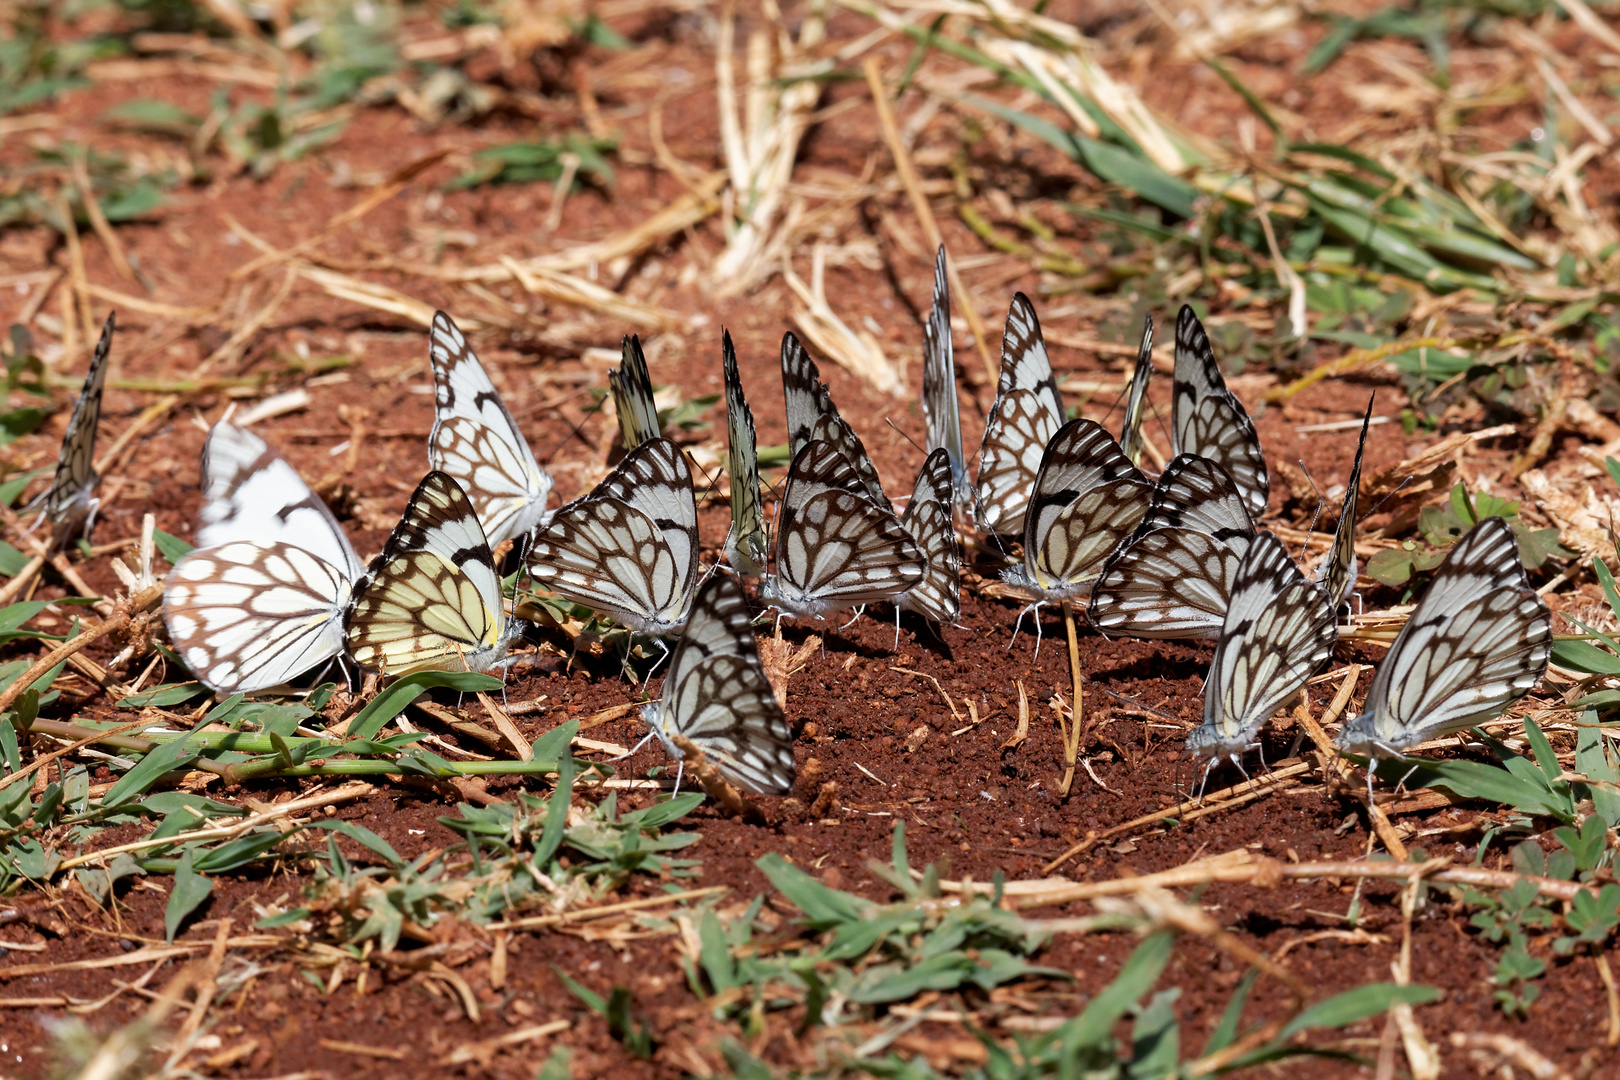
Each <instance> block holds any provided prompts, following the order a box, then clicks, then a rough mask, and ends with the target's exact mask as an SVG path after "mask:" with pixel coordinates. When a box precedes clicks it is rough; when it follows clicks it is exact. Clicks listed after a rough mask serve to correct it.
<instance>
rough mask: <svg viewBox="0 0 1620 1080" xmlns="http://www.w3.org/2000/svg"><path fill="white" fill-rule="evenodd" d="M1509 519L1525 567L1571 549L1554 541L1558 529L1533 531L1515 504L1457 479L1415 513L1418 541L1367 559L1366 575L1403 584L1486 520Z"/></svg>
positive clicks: (1430, 567) (1565, 555) (1564, 554)
mask: <svg viewBox="0 0 1620 1080" xmlns="http://www.w3.org/2000/svg"><path fill="white" fill-rule="evenodd" d="M1489 517H1499V518H1504V519H1506V520H1507V522H1508V524H1509V525H1510V526H1512V528H1513V534H1514V536H1516V537H1517V538H1518V541H1519V559H1520V561H1521V562H1523V564H1524V567H1525V569H1527V570H1536V569H1539V568H1540V567H1541V566H1542V565H1543V564H1544V563H1546V561H1547V560H1548V559H1552V558H1569V557H1571V556H1573V555H1574V554H1575V553H1574V552H1573V551H1568V550H1566V549H1565V548H1564V546H1563V545H1562V544H1560V543H1559V542H1558V530H1557V529H1532V528H1530V527H1529V526H1528V525H1526V524H1524V523H1523V522H1521V521H1520V520H1519V504H1518V503H1517V502H1514V501H1513V500H1511V499H1499V498H1497V497H1496V496H1494V495H1487V494H1484V493H1480V494H1477V495H1470V494H1469V493H1468V489H1467V488H1466V487H1465V486H1464V485H1462V484H1461V483H1459V484H1457V486H1455V487H1453V488H1452V489H1451V498H1450V499H1449V500H1447V502H1446V503H1445V504H1444V505H1441V506H1425V507H1424V508H1423V510H1422V511H1421V512H1420V513H1419V515H1418V534H1419V536H1420V537H1421V540H1407V541H1404V542H1402V544H1401V546H1400V547H1398V548H1387V549H1385V550H1383V551H1380V552H1378V553H1377V554H1376V555H1374V556H1373V557H1372V558H1370V559H1368V560H1367V574H1368V576H1369V577H1372V578H1375V579H1377V580H1378V581H1381V582H1383V583H1384V584H1385V585H1404V584H1406V583H1407V582H1408V581H1410V580H1411V579H1412V575H1413V574H1414V573H1416V572H1419V571H1428V570H1433V569H1434V568H1435V567H1437V566H1439V565H1440V563H1441V562H1442V561H1443V560H1444V559H1445V557H1446V552H1447V551H1449V550H1450V549H1451V545H1452V544H1453V543H1455V542H1456V540H1457V538H1458V537H1459V536H1461V535H1462V534H1463V533H1465V532H1467V531H1468V530H1469V529H1471V528H1473V527H1474V526H1475V525H1477V524H1479V522H1481V521H1483V520H1484V519H1485V518H1489Z"/></svg>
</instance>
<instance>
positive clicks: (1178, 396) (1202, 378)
mask: <svg viewBox="0 0 1620 1080" xmlns="http://www.w3.org/2000/svg"><path fill="white" fill-rule="evenodd" d="M1171 400H1172V414H1173V418H1174V422H1175V424H1174V431H1175V437H1176V454H1177V455H1178V456H1179V455H1182V454H1197V455H1198V456H1199V457H1205V458H1208V459H1209V460H1211V461H1213V462H1215V463H1216V464H1218V465H1220V466H1221V468H1223V469H1225V470H1226V473H1227V475H1228V476H1230V477H1231V478H1232V482H1233V483H1234V484H1235V485H1237V489H1238V490H1239V491H1240V492H1242V493H1243V500H1244V503H1245V504H1246V505H1247V507H1248V510H1249V516H1250V517H1253V518H1258V517H1259V516H1260V515H1261V514H1263V513H1265V509H1266V499H1267V498H1268V496H1269V495H1270V492H1271V481H1270V480H1269V479H1268V477H1267V475H1266V459H1265V455H1264V454H1262V453H1261V450H1260V436H1259V434H1258V433H1256V431H1255V430H1254V421H1252V420H1250V419H1249V414H1248V412H1247V411H1246V410H1245V409H1244V408H1243V404H1242V402H1240V401H1238V399H1237V398H1236V397H1234V396H1233V395H1232V392H1231V391H1230V390H1228V389H1227V388H1226V379H1225V377H1224V376H1222V375H1221V368H1220V365H1219V364H1218V363H1216V362H1215V350H1214V349H1213V348H1211V347H1210V344H1209V335H1208V334H1206V333H1204V325H1203V323H1201V322H1199V321H1198V316H1197V315H1195V314H1193V310H1192V308H1190V307H1186V306H1183V307H1182V309H1181V314H1180V315H1179V317H1178V318H1177V319H1176V370H1175V380H1174V388H1173V390H1172V393H1171Z"/></svg>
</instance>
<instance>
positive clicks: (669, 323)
mask: <svg viewBox="0 0 1620 1080" xmlns="http://www.w3.org/2000/svg"><path fill="white" fill-rule="evenodd" d="M501 265H503V266H505V267H506V268H507V269H508V270H510V271H511V272H512V278H513V280H515V281H516V282H517V283H518V284H519V285H521V286H522V287H523V291H524V292H527V293H529V294H530V295H531V296H538V297H541V298H542V299H545V300H550V301H552V302H553V303H558V304H569V305H572V306H574V307H582V308H584V309H586V310H587V311H594V312H596V313H597V314H599V315H605V316H607V317H608V318H610V319H619V320H622V321H624V322H627V323H630V324H631V325H632V326H640V327H643V328H645V329H648V330H669V329H672V328H674V327H677V326H680V325H681V321H682V320H681V317H680V316H679V315H677V314H675V313H674V312H673V311H666V310H663V309H661V308H655V307H649V306H647V305H646V304H638V303H636V302H635V301H634V300H626V299H625V298H624V297H622V296H620V295H619V294H618V293H616V292H614V291H613V290H612V289H609V288H606V287H605V286H602V285H597V284H596V283H595V282H591V281H586V280H585V279H584V278H579V277H575V276H573V275H572V274H565V273H563V272H562V271H561V270H547V269H529V268H526V267H525V266H524V265H523V264H522V263H520V262H518V261H517V260H516V259H502V260H501Z"/></svg>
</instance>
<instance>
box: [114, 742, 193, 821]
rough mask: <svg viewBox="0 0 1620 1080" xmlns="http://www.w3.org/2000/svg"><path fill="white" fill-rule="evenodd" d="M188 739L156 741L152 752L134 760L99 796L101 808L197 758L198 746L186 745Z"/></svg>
mask: <svg viewBox="0 0 1620 1080" xmlns="http://www.w3.org/2000/svg"><path fill="white" fill-rule="evenodd" d="M189 742H190V739H189V737H188V738H180V739H175V740H174V741H173V742H164V743H159V744H158V745H157V746H156V747H155V748H154V749H153V750H152V752H151V753H149V754H147V755H146V756H145V757H143V758H141V760H139V761H137V762H136V763H135V767H134V768H133V769H131V770H129V772H127V773H125V774H124V775H123V776H122V777H120V778H119V780H118V783H116V784H114V785H113V786H112V788H111V789H110V790H109V791H108V792H107V794H105V795H103V796H102V797H101V806H102V808H103V809H109V808H111V807H114V806H120V805H122V804H124V803H127V802H129V801H130V800H132V799H134V798H135V797H136V796H138V795H144V794H146V790H147V789H148V788H150V787H151V786H152V785H153V784H155V783H157V782H158V780H160V779H162V778H163V777H164V776H165V775H166V774H168V773H171V772H173V771H175V770H176V769H181V768H184V767H185V766H187V765H190V764H191V763H192V762H193V761H196V760H197V755H198V753H199V751H200V749H201V748H200V747H196V748H189V747H188V743H189Z"/></svg>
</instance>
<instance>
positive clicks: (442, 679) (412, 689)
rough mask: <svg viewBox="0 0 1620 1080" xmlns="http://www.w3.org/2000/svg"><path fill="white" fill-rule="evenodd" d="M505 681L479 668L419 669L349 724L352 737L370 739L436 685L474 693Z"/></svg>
mask: <svg viewBox="0 0 1620 1080" xmlns="http://www.w3.org/2000/svg"><path fill="white" fill-rule="evenodd" d="M503 685H504V684H503V683H502V682H501V680H499V679H497V678H495V677H494V676H493V675H484V674H481V673H479V672H476V671H418V672H416V673H415V674H412V675H407V676H405V677H404V678H403V679H400V680H399V681H398V682H395V683H391V684H390V685H388V686H387V687H385V688H384V689H383V691H382V693H380V694H378V695H377V696H376V697H374V698H372V699H371V701H370V702H369V703H368V704H367V705H366V707H365V708H364V709H361V710H360V713H359V715H357V716H356V717H355V718H354V720H353V721H352V722H351V723H350V724H349V737H350V738H351V739H370V738H373V737H375V736H376V734H377V733H378V732H379V731H381V730H382V729H383V726H384V725H385V724H387V723H388V722H389V721H390V720H392V719H393V718H394V717H396V716H398V715H399V714H400V713H402V712H404V711H405V707H406V706H407V705H409V704H410V703H411V702H413V701H415V700H416V699H417V698H419V697H421V696H422V695H423V694H425V693H427V691H429V690H431V689H434V688H435V687H447V688H449V689H451V690H460V691H461V692H462V693H467V694H472V693H477V692H478V691H480V690H482V691H485V692H488V691H490V690H499V689H500V688H501V687H502V686H503Z"/></svg>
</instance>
